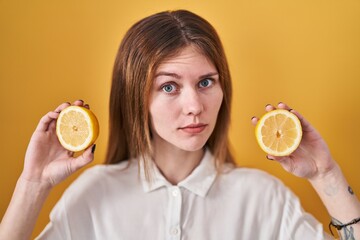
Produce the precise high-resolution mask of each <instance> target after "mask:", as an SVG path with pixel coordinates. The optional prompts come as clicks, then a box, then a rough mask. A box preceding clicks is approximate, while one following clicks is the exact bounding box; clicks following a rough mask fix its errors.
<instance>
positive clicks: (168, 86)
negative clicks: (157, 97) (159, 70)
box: [161, 84, 176, 93]
mask: <svg viewBox="0 0 360 240" xmlns="http://www.w3.org/2000/svg"><path fill="white" fill-rule="evenodd" d="M161 89H162V90H163V91H164V92H166V93H172V92H174V91H175V90H176V87H175V86H174V85H173V84H166V85H164V86H162V87H161Z"/></svg>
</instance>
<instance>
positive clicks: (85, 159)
mask: <svg viewBox="0 0 360 240" xmlns="http://www.w3.org/2000/svg"><path fill="white" fill-rule="evenodd" d="M95 148H96V145H95V144H94V145H92V146H90V147H89V148H87V149H86V150H85V151H84V152H83V154H82V155H81V156H79V157H77V158H73V159H72V160H71V161H72V163H71V170H72V171H73V172H75V171H76V170H78V169H80V168H82V167H84V166H86V165H87V164H89V163H91V162H92V161H93V160H94V152H95Z"/></svg>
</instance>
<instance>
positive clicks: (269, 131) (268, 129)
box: [255, 109, 302, 156]
mask: <svg viewBox="0 0 360 240" xmlns="http://www.w3.org/2000/svg"><path fill="white" fill-rule="evenodd" d="M255 136H256V140H257V142H258V144H259V146H260V147H261V149H262V150H264V152H266V153H267V154H270V155H273V156H288V155H290V154H291V153H292V152H293V151H295V150H296V148H297V147H298V146H299V144H300V142H301V138H302V128H301V123H300V120H299V119H298V117H297V116H296V115H295V114H293V113H291V112H289V111H288V110H284V109H276V110H273V111H270V112H268V113H266V114H264V115H263V116H262V117H261V118H260V120H259V121H258V122H257V124H256V127H255Z"/></svg>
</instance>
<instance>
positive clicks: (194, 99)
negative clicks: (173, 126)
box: [183, 89, 204, 116]
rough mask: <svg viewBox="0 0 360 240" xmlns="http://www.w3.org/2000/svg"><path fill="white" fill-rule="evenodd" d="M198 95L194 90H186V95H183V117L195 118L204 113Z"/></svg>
mask: <svg viewBox="0 0 360 240" xmlns="http://www.w3.org/2000/svg"><path fill="white" fill-rule="evenodd" d="M199 94H200V93H199V92H198V91H196V90H195V89H191V90H188V91H187V92H186V94H183V113H184V114H185V115H194V116H197V115H199V114H200V113H201V112H202V111H204V105H203V103H202V99H201V96H200V95H199Z"/></svg>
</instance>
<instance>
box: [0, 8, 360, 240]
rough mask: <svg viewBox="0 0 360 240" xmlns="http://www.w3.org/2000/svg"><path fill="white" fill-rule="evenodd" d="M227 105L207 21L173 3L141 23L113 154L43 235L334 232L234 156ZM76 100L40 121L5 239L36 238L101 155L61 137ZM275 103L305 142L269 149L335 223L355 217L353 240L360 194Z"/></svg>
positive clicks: (116, 100) (349, 231)
mask: <svg viewBox="0 0 360 240" xmlns="http://www.w3.org/2000/svg"><path fill="white" fill-rule="evenodd" d="M230 103H231V79H230V73H229V70H228V65H227V62H226V58H225V54H224V50H223V48H222V45H221V42H220V40H219V38H218V36H217V34H216V32H215V30H214V29H213V27H212V26H211V25H210V24H209V23H208V22H206V21H205V20H204V19H202V18H201V17H199V16H197V15H195V14H193V13H191V12H188V11H173V12H162V13H158V14H155V15H152V16H149V17H147V18H145V19H143V20H141V21H139V22H138V23H136V24H135V25H134V26H133V27H132V28H131V29H130V30H129V31H128V33H127V34H126V36H125V37H124V39H123V41H122V43H121V45H120V48H119V52H118V55H117V58H116V62H115V68H114V74H113V82H112V89H111V97H110V131H109V132H110V137H109V147H108V154H107V163H108V164H107V165H100V166H96V167H93V168H91V169H89V170H87V171H86V172H85V173H84V174H83V175H82V176H81V177H79V178H78V179H77V180H76V181H75V182H74V183H73V184H72V185H71V186H70V187H69V189H68V190H67V191H66V192H65V193H64V195H63V197H62V198H61V200H60V201H59V202H58V204H57V205H56V206H55V208H54V210H53V211H52V213H51V216H50V220H51V221H50V223H49V224H48V226H47V227H46V229H45V230H44V231H43V233H42V234H41V235H40V236H39V239H324V238H328V236H326V234H325V233H324V232H323V228H322V226H321V225H320V224H319V223H318V222H317V221H316V220H315V219H314V218H313V217H312V216H311V215H309V214H307V213H305V212H304V211H303V210H302V208H301V206H300V203H299V200H298V199H297V198H296V197H295V196H294V195H293V194H292V193H291V191H289V190H288V189H287V188H286V187H284V186H283V185H282V184H281V183H280V182H279V181H278V180H277V179H275V178H273V177H271V176H269V175H268V174H266V173H263V172H261V171H258V170H252V169H246V168H236V167H235V166H234V161H233V157H232V155H231V153H230V151H229V147H228V138H227V135H228V134H227V133H228V127H229V121H230ZM73 104H74V105H84V103H83V102H82V101H75V102H74V103H73ZM69 105H70V104H69V103H64V104H62V105H60V106H59V107H58V108H57V109H55V110H54V111H52V112H49V113H48V114H46V115H45V116H44V117H43V118H42V119H41V121H40V123H39V125H38V127H37V129H36V131H35V133H34V135H33V137H32V139H31V141H30V144H29V147H28V150H27V154H26V157H25V165H24V170H23V173H22V174H21V177H20V178H19V180H18V183H17V186H16V189H15V192H14V195H13V198H12V200H11V203H10V205H9V208H8V210H7V212H6V214H5V216H4V218H3V220H2V223H1V228H0V236H1V239H2V238H6V239H26V238H28V237H29V236H30V234H31V231H32V229H33V227H34V224H35V221H36V218H37V216H38V213H39V211H40V209H41V207H42V204H43V202H44V201H45V199H46V197H47V195H48V194H49V192H50V190H51V188H52V187H53V186H54V185H56V184H57V183H59V182H61V181H62V180H64V179H65V178H66V177H68V176H69V175H70V174H71V173H73V172H74V171H76V170H77V169H79V168H81V167H83V166H84V165H86V164H88V163H89V162H91V161H92V159H93V152H94V150H95V145H94V146H92V147H90V148H89V149H87V150H86V151H85V152H84V154H83V155H82V156H80V157H78V158H73V157H72V154H73V153H71V152H67V151H66V150H64V149H63V148H62V147H61V146H60V144H59V142H58V141H57V139H56V136H55V122H56V119H57V117H58V115H59V112H60V111H61V110H63V109H64V108H66V107H67V106H69ZM277 107H278V108H283V109H288V110H289V111H292V112H293V113H295V114H296V115H297V116H298V117H299V118H300V120H301V123H302V126H303V131H304V132H303V140H302V142H301V145H300V147H299V148H298V150H296V151H295V152H294V153H293V154H292V155H291V156H289V157H282V158H280V157H274V156H268V158H269V159H273V160H276V161H278V162H280V164H282V166H283V167H284V168H285V169H286V170H287V171H289V172H291V173H293V174H295V175H297V176H299V177H304V178H306V179H308V180H309V181H310V183H311V184H312V186H313V187H314V188H315V190H316V191H317V192H318V194H319V196H320V198H321V199H322V201H323V203H324V204H325V206H326V208H327V209H328V211H329V214H330V215H331V216H332V217H334V219H333V220H332V222H333V224H334V225H339V226H340V225H342V224H347V223H349V224H348V225H347V226H345V227H339V228H341V230H340V231H339V232H340V234H341V235H342V237H343V238H344V239H355V238H360V226H359V224H358V223H356V222H357V220H356V218H358V217H359V216H360V204H359V201H358V199H357V198H356V196H355V195H354V194H353V193H352V191H351V188H350V187H349V186H348V183H347V182H346V180H345V178H344V176H343V174H342V172H341V170H340V168H339V166H338V165H337V164H336V162H335V161H334V160H333V159H332V157H331V155H330V152H329V150H328V148H327V146H326V144H325V142H324V141H323V139H322V138H321V137H320V135H319V134H318V133H317V132H316V131H315V129H313V128H312V126H311V125H310V124H309V123H308V122H307V121H306V120H305V119H304V118H303V117H302V116H301V115H300V114H299V113H298V112H296V111H294V110H290V108H289V107H288V106H287V105H286V104H284V103H279V104H278V106H277ZM273 109H275V107H274V106H271V105H267V106H266V111H271V110H273ZM257 120H258V119H257V118H256V117H255V118H253V119H252V122H253V123H254V124H255V123H256V122H257ZM335 218H336V219H337V220H335ZM353 219H355V220H354V221H353V222H351V220H353ZM15 223H16V224H15Z"/></svg>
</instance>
